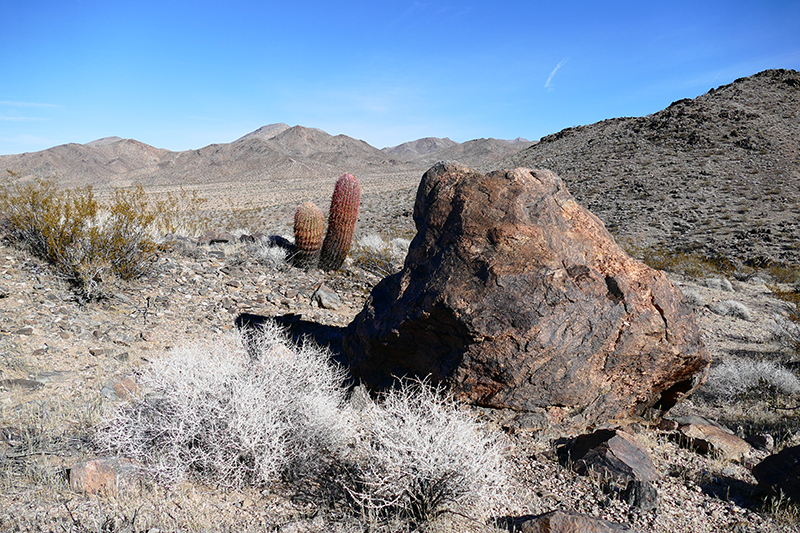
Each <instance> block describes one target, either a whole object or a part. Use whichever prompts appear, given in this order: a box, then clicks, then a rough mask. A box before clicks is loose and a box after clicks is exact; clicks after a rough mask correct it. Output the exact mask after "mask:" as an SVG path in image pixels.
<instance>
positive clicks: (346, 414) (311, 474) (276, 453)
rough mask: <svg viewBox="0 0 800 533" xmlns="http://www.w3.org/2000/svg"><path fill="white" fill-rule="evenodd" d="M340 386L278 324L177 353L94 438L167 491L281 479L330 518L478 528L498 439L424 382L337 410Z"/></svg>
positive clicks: (496, 478)
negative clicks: (467, 521) (449, 521)
mask: <svg viewBox="0 0 800 533" xmlns="http://www.w3.org/2000/svg"><path fill="white" fill-rule="evenodd" d="M345 377H346V376H345V373H344V371H343V370H342V368H341V367H339V366H338V365H336V364H334V363H333V362H332V360H331V358H330V355H329V354H328V353H326V352H325V351H323V350H321V349H319V348H317V347H314V346H311V345H309V344H305V345H303V346H302V347H297V346H295V345H293V344H291V343H290V342H289V341H288V340H287V339H286V338H285V337H284V336H283V334H282V333H281V331H280V330H279V329H278V327H277V326H272V325H265V327H264V328H263V329H261V330H259V331H256V332H248V333H246V334H238V333H236V334H234V333H231V334H228V335H227V336H224V337H223V338H221V339H220V338H217V339H214V340H213V341H209V342H205V343H204V342H185V343H183V344H182V345H180V346H178V347H177V348H175V349H174V350H173V351H172V352H171V353H170V354H168V355H166V356H165V357H164V358H163V359H161V360H158V361H156V362H154V363H153V365H152V366H151V367H149V368H148V369H147V370H146V371H145V372H144V374H143V375H142V376H141V378H140V380H139V381H140V382H141V384H142V385H143V386H142V388H141V390H140V392H139V393H138V395H137V396H136V397H135V399H133V400H132V401H131V402H130V403H128V404H124V405H122V406H119V407H118V408H117V409H116V410H115V411H113V412H111V413H110V414H108V415H107V416H106V418H105V420H104V422H103V423H102V424H101V426H100V428H99V430H98V439H99V441H100V443H101V444H102V447H103V448H104V449H105V450H106V451H107V452H109V453H119V454H123V455H125V456H127V457H130V458H133V459H136V460H137V461H139V462H140V463H141V464H142V467H143V468H144V469H145V470H146V471H147V472H149V473H150V474H152V475H153V476H155V477H156V479H158V480H160V481H162V482H166V483H175V482H177V481H180V480H182V479H185V478H189V479H193V480H198V481H203V482H208V483H213V484H218V485H221V486H229V487H240V486H256V487H260V486H264V485H267V484H269V483H272V482H275V481H282V482H284V483H286V484H287V486H288V487H289V488H290V489H291V488H293V489H294V490H295V491H296V494H297V495H298V497H305V498H308V497H309V492H308V491H309V490H312V491H313V490H316V491H317V492H316V493H313V492H312V494H311V499H310V501H314V502H317V503H318V504H321V503H322V504H324V503H327V504H328V505H331V506H334V507H336V509H338V510H337V511H336V512H337V513H340V512H342V511H344V512H345V513H346V514H348V515H349V516H350V517H351V518H356V519H359V520H361V519H368V520H370V521H374V520H380V521H384V522H386V523H389V522H396V521H397V520H400V521H401V522H403V523H405V524H406V525H407V526H408V527H412V528H416V527H418V526H419V525H420V524H422V523H424V522H426V521H427V520H430V519H432V518H435V517H436V516H438V515H439V514H441V513H444V512H447V511H453V512H458V513H462V514H464V513H471V514H472V516H474V517H476V518H478V517H485V516H486V513H487V512H488V511H489V508H490V506H491V505H492V503H494V502H495V501H496V498H497V497H499V495H500V494H501V492H502V489H503V487H504V486H505V481H506V477H505V470H504V458H503V455H502V453H501V452H502V449H501V445H500V441H499V439H498V438H497V437H495V436H493V435H490V434H488V433H486V432H484V431H482V430H481V429H480V428H479V426H478V425H477V423H476V422H475V421H474V420H472V418H471V417H470V416H469V414H468V413H467V412H465V411H464V410H462V409H461V408H460V406H458V405H457V404H456V403H455V402H453V401H452V400H450V399H449V398H447V397H446V396H445V395H443V394H442V393H441V391H438V390H435V389H432V388H430V387H429V386H427V385H426V384H424V383H419V382H408V383H405V384H404V385H403V386H402V387H401V388H399V389H397V390H394V391H391V392H389V393H387V394H386V395H385V396H383V397H381V398H380V399H378V400H373V399H371V398H369V397H367V395H366V394H361V395H359V398H360V401H348V400H347V397H348V388H347V387H346V382H345ZM309 487H311V489H309ZM331 510H333V509H331Z"/></svg>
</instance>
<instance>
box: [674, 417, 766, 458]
mask: <svg viewBox="0 0 800 533" xmlns="http://www.w3.org/2000/svg"><path fill="white" fill-rule="evenodd" d="M678 431H680V433H681V435H683V436H684V437H685V438H687V439H689V444H690V445H691V446H692V447H693V448H696V449H697V450H698V451H700V452H701V453H712V454H718V455H721V456H722V457H725V458H726V459H729V460H731V461H739V462H741V461H742V460H743V459H744V458H745V457H747V456H748V455H749V454H750V451H751V450H752V447H751V446H750V445H749V444H748V443H747V442H746V441H745V440H744V439H740V438H739V437H737V436H736V435H734V434H733V433H731V432H730V431H726V430H724V429H722V428H721V427H719V426H715V425H708V424H688V425H685V426H681V427H680V429H679V430H678Z"/></svg>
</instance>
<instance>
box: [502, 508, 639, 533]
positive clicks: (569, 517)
mask: <svg viewBox="0 0 800 533" xmlns="http://www.w3.org/2000/svg"><path fill="white" fill-rule="evenodd" d="M515 526H516V527H515V529H514V531H519V532H520V533H621V532H623V531H624V532H628V533H636V532H635V531H634V530H633V529H631V528H630V526H628V525H626V524H617V523H614V522H609V521H607V520H600V519H599V518H594V517H591V516H588V515H585V514H581V513H575V512H571V511H550V512H549V513H545V514H541V515H539V516H535V517H532V518H528V519H524V520H520V521H519V522H518V523H517V524H515Z"/></svg>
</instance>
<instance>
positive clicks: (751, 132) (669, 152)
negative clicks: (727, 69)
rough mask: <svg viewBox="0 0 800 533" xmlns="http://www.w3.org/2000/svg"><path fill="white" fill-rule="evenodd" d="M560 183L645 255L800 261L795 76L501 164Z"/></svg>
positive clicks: (611, 123) (608, 126) (717, 93)
mask: <svg viewBox="0 0 800 533" xmlns="http://www.w3.org/2000/svg"><path fill="white" fill-rule="evenodd" d="M505 163H506V165H507V166H527V167H534V168H548V169H551V170H553V171H555V172H557V173H558V174H559V175H561V176H562V177H563V178H564V180H565V181H566V182H567V185H568V187H569V189H570V191H571V192H572V193H573V194H574V195H575V196H576V197H577V199H578V201H579V202H581V203H582V204H583V205H585V206H587V207H588V208H589V209H590V210H591V211H593V212H594V213H595V214H596V215H597V216H599V217H600V218H601V219H602V220H603V221H604V222H605V223H606V225H607V226H608V228H609V229H610V230H611V231H612V232H614V233H616V234H617V235H619V236H621V237H623V238H628V239H631V240H633V241H634V242H635V243H637V244H640V245H653V244H660V245H661V246H663V247H664V248H667V249H671V250H680V251H697V252H700V253H702V254H704V255H707V256H710V257H717V256H724V257H728V258H735V259H738V260H740V261H744V262H750V263H756V264H758V263H763V262H765V261H778V262H785V263H795V264H796V263H798V262H800V248H798V246H797V242H798V238H800V222H798V215H799V214H800V73H798V72H797V71H793V70H768V71H764V72H761V73H759V74H756V75H754V76H751V77H748V78H741V79H738V80H736V81H735V82H733V83H731V84H729V85H724V86H722V87H719V88H717V89H711V90H710V91H709V92H708V93H707V94H704V95H701V96H699V97H697V98H694V99H685V100H679V101H677V102H673V103H672V104H671V105H670V106H669V107H667V108H666V109H664V110H663V111H659V112H658V113H654V114H652V115H648V116H645V117H626V118H616V119H611V120H604V121H602V122H598V123H596V124H591V125H588V126H579V127H575V128H569V129H566V130H563V131H560V132H558V133H556V134H553V135H549V136H547V137H544V138H542V139H541V140H540V142H539V143H537V144H535V145H533V146H531V147H530V148H527V149H526V150H523V151H521V152H519V153H518V154H516V155H515V156H513V157H511V158H509V159H508V160H507V161H505Z"/></svg>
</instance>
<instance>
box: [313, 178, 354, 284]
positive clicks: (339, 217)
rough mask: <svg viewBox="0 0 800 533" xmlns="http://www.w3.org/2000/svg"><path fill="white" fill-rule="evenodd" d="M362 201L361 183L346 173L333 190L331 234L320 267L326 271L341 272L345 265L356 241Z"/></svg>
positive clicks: (329, 217)
mask: <svg viewBox="0 0 800 533" xmlns="http://www.w3.org/2000/svg"><path fill="white" fill-rule="evenodd" d="M360 202H361V186H360V185H359V184H358V180H357V179H356V177H355V176H353V175H352V174H342V175H341V176H340V177H339V179H338V180H337V181H336V187H335V188H334V189H333V197H332V198H331V209H330V213H329V214H328V231H327V233H326V234H325V241H324V242H323V243H322V251H321V252H320V259H319V266H320V268H322V269H323V270H338V269H339V268H340V267H341V266H342V264H343V263H344V259H345V257H347V253H348V252H349V251H350V246H351V244H352V242H353V232H354V231H355V228H356V220H357V219H358V207H359V203H360Z"/></svg>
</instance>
